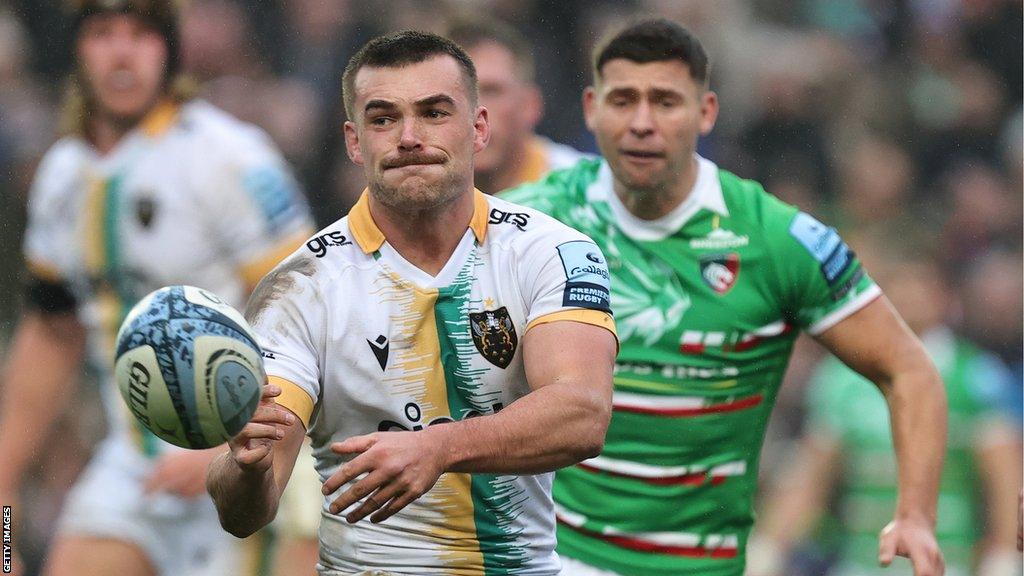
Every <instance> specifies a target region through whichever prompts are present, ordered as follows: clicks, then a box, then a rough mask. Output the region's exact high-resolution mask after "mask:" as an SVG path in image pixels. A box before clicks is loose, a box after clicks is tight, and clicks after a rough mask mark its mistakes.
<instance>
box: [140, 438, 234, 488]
mask: <svg viewBox="0 0 1024 576" xmlns="http://www.w3.org/2000/svg"><path fill="white" fill-rule="evenodd" d="M221 452H224V447H223V446H218V447H216V448H210V449H208V450H188V451H182V452H172V453H170V454H165V455H163V456H161V457H160V459H159V460H157V461H156V465H155V466H153V469H152V470H151V471H150V473H149V477H148V478H147V479H146V483H145V485H144V486H143V491H144V492H145V493H146V494H152V493H154V492H167V493H169V494H173V495H175V496H181V497H182V498H195V497H197V496H199V495H201V494H205V493H206V470H207V468H209V467H210V462H212V461H213V459H214V458H215V457H216V456H217V455H218V454H220V453H221Z"/></svg>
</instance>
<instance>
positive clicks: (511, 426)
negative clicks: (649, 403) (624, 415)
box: [426, 382, 611, 474]
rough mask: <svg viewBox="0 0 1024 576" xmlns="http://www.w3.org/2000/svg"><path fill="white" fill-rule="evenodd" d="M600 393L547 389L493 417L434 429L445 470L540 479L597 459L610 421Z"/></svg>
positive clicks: (569, 385)
mask: <svg viewBox="0 0 1024 576" xmlns="http://www.w3.org/2000/svg"><path fill="white" fill-rule="evenodd" d="M604 396H605V390H604V389H596V388H594V387H586V386H577V385H574V384H573V383H571V382H563V383H557V384H552V385H549V386H545V387H543V388H540V389H537V390H535V391H533V392H531V393H530V394H527V395H526V396H524V397H522V398H520V399H519V400H517V401H515V402H513V403H512V404H510V405H509V406H508V407H506V408H505V409H503V410H501V411H500V412H498V413H497V414H493V415H489V416H481V417H479V418H469V419H466V420H462V421H460V422H454V423H451V424H444V425H441V426H432V427H430V428H428V429H427V431H426V432H427V433H429V434H436V435H438V436H439V442H440V443H441V445H442V446H444V447H445V448H446V451H447V459H446V463H445V470H446V471H450V472H481V473H494V474H539V473H542V472H550V471H552V470H557V469H558V468H563V467H565V466H568V465H571V464H575V463H576V462H579V461H581V460H584V459H586V458H591V457H593V456H597V455H598V454H599V453H600V452H601V448H602V446H603V445H604V436H605V432H606V430H607V429H608V421H609V419H610V417H611V403H610V398H605V397H604Z"/></svg>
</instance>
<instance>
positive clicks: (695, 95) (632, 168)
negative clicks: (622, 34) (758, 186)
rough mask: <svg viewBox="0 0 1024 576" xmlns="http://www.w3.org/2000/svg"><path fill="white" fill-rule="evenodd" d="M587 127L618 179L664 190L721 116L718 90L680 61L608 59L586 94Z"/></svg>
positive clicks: (636, 187)
mask: <svg viewBox="0 0 1024 576" xmlns="http://www.w3.org/2000/svg"><path fill="white" fill-rule="evenodd" d="M583 110H584V115H585V118H586V122H587V128H589V129H590V131H591V132H593V133H594V136H595V137H596V139H597V144H598V146H599V147H600V148H601V153H602V154H603V155H604V157H605V158H606V159H607V160H608V164H609V165H610V166H611V169H612V172H613V173H614V174H615V177H616V179H617V180H619V181H620V182H621V183H623V184H624V185H625V186H626V187H627V188H629V189H632V190H660V189H664V188H670V187H672V185H673V184H675V183H676V182H678V181H679V180H680V178H681V176H682V174H683V171H684V170H685V169H686V168H687V166H688V165H689V163H690V162H691V159H692V157H693V154H694V152H695V150H696V148H697V137H698V136H700V135H705V134H708V133H709V132H711V129H712V128H713V127H714V125H715V119H716V117H717V115H718V100H717V97H716V96H715V94H714V92H710V91H707V90H705V89H704V87H703V86H701V84H699V83H698V82H697V81H696V80H694V79H693V77H692V76H690V70H689V66H687V65H686V64H684V63H682V62H680V61H678V60H663V61H660V62H648V63H645V64H638V63H636V62H633V61H631V60H626V59H623V58H617V59H615V60H610V61H608V62H607V63H605V65H604V67H603V68H602V70H601V77H600V78H599V79H598V80H597V82H596V83H595V86H592V87H589V88H587V89H586V91H585V92H584V94H583Z"/></svg>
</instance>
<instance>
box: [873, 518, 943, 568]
mask: <svg viewBox="0 0 1024 576" xmlns="http://www.w3.org/2000/svg"><path fill="white" fill-rule="evenodd" d="M896 556H903V557H904V558H910V562H911V564H913V566H914V576H942V575H943V574H945V572H946V562H945V560H944V559H943V558H942V551H941V550H940V549H939V543H938V542H937V541H936V540H935V529H934V528H932V526H931V525H930V524H929V523H928V522H926V521H923V520H919V521H915V520H907V519H900V520H893V521H892V522H890V523H889V524H888V525H887V526H886V527H885V528H883V529H882V533H881V535H880V536H879V538H878V563H879V564H881V565H882V566H886V567H887V566H889V564H892V561H893V559H894V558H895V557H896Z"/></svg>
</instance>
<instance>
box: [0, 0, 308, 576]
mask: <svg viewBox="0 0 1024 576" xmlns="http://www.w3.org/2000/svg"><path fill="white" fill-rule="evenodd" d="M176 16H177V15H176V10H175V6H174V4H173V3H172V1H171V0H84V1H82V2H79V3H78V5H77V7H76V16H75V22H74V32H75V35H74V51H75V61H76V68H75V73H74V81H75V85H76V88H77V91H76V93H75V94H74V95H73V97H72V98H70V100H69V106H68V110H69V116H68V120H69V123H68V128H69V134H68V135H67V136H66V137H65V138H63V139H61V140H60V141H59V142H58V143H57V144H55V145H54V146H53V148H52V149H51V150H50V151H49V152H48V153H47V155H46V157H45V158H44V160H43V162H42V164H41V166H40V168H39V171H38V173H37V174H36V178H35V182H34V184H33V188H32V191H31V198H30V204H29V223H28V230H27V232H26V238H25V257H26V260H27V262H28V268H29V283H28V290H27V298H26V302H27V304H28V305H27V309H26V311H25V313H24V315H23V318H22V319H21V321H20V322H19V325H18V328H17V330H16V332H15V335H14V339H13V341H12V344H11V348H10V351H9V353H8V358H7V361H6V365H5V368H4V372H3V380H4V381H3V386H2V388H3V392H4V395H3V398H2V412H0V462H3V465H2V466H0V500H2V501H3V502H4V503H5V504H9V503H11V504H13V503H15V502H16V501H17V494H18V492H19V489H20V488H21V484H22V481H23V475H24V472H25V470H26V468H27V466H28V465H29V464H30V463H31V461H32V460H33V459H35V458H37V457H38V456H39V455H40V454H41V453H42V452H43V451H44V444H43V443H44V442H45V440H46V438H47V432H48V431H49V430H50V427H51V424H52V423H53V421H54V419H55V418H56V417H57V416H58V415H60V414H61V413H62V412H63V410H64V409H65V408H66V407H67V406H69V405H70V404H72V403H73V402H74V399H73V394H74V388H73V387H72V386H71V385H70V384H69V383H72V382H74V381H75V376H76V374H77V371H78V370H79V367H80V364H81V362H82V360H83V359H85V358H86V357H87V358H88V360H89V361H90V362H91V363H92V365H93V366H94V368H95V369H97V370H98V371H99V373H100V374H101V376H102V378H101V379H102V381H103V384H104V387H103V390H102V392H103V400H104V404H105V406H106V408H107V416H108V427H109V430H110V431H109V434H108V436H107V437H106V438H104V439H103V441H102V442H101V443H100V445H99V446H98V448H97V450H96V453H95V457H94V458H93V460H92V462H91V463H90V465H89V466H88V468H87V469H86V470H85V472H84V473H83V474H82V476H81V478H80V479H79V481H78V483H77V485H76V486H75V487H74V489H73V490H72V491H71V492H70V494H69V495H68V498H67V500H66V502H65V509H64V513H63V516H62V519H61V521H60V525H59V528H58V531H57V534H56V536H55V540H54V543H53V546H52V550H51V552H50V556H49V559H48V561H47V565H46V568H45V572H46V574H48V575H50V576H64V575H74V576H92V575H96V576H101V575H109V574H117V575H118V576H155V575H157V574H160V575H164V576H172V575H173V576H178V575H181V574H190V573H193V571H194V570H199V569H203V568H204V567H206V568H209V562H210V559H211V558H213V557H214V556H215V555H216V554H217V553H218V552H221V551H222V550H223V549H224V547H225V545H226V544H228V542H229V540H228V538H227V536H226V535H225V534H224V533H223V531H222V530H221V529H220V527H219V525H218V523H217V519H216V513H215V511H214V508H213V504H212V502H210V499H209V497H208V496H207V495H206V494H205V492H204V483H203V479H204V477H205V470H206V467H207V465H208V463H209V461H210V460H211V459H212V458H213V456H214V452H215V450H216V449H215V450H210V451H202V452H196V451H181V450H178V449H174V448H173V447H171V446H170V445H169V444H165V443H162V442H159V441H158V440H157V439H156V437H155V436H153V435H152V434H150V433H149V432H148V431H146V430H145V429H144V428H142V427H141V425H139V424H138V423H137V422H136V421H135V419H134V418H132V417H131V415H130V414H129V412H128V410H127V407H126V406H125V405H124V403H123V402H122V401H121V399H120V398H119V397H118V395H117V392H116V390H114V386H113V381H112V378H111V377H110V368H111V366H112V364H113V355H114V346H113V339H114V336H115V334H116V331H117V329H118V327H119V325H120V323H121V320H122V319H123V317H124V315H125V314H126V313H127V311H128V310H129V309H130V308H131V306H132V305H133V304H134V303H135V302H136V301H137V300H138V299H139V298H141V297H142V296H144V295H146V294H147V293H148V292H150V291H152V290H154V289H156V288H158V287H161V286H165V285H168V284H192V285H197V286H200V287H203V288H207V289H210V290H212V291H213V292H215V293H217V294H219V295H220V296H222V297H224V298H225V299H227V300H228V302H229V303H231V304H233V305H235V306H241V304H242V303H243V302H244V300H245V298H246V296H247V295H248V294H249V292H250V290H251V287H252V286H253V285H254V284H255V282H256V281H257V280H258V279H259V278H260V277H261V276H262V275H263V274H264V273H265V272H266V271H267V270H269V269H270V268H271V267H273V265H274V264H276V263H277V261H278V260H279V259H280V258H281V257H283V256H284V255H285V254H287V253H288V252H290V251H291V250H293V249H294V248H295V246H297V245H299V244H300V243H301V242H302V241H303V240H304V239H305V238H306V236H307V235H308V233H309V230H310V229H311V221H310V217H309V214H308V208H307V206H306V205H305V202H304V200H303V199H302V196H301V194H300V193H299V190H298V188H297V185H296V183H295V182H294V180H293V178H292V176H291V174H290V171H289V169H288V168H287V166H286V165H285V163H284V161H283V159H282V158H281V156H280V154H279V153H278V152H277V150H276V149H275V148H274V146H273V145H272V144H271V143H270V141H269V139H268V138H267V137H266V136H265V135H264V134H263V133H262V132H261V131H259V130H258V129H256V128H255V127H253V126H250V125H247V124H244V123H242V122H240V121H238V120H236V119H234V118H232V117H230V116H228V115H227V114H225V113H224V112H222V111H220V110H218V109H217V108H215V107H213V106H211V105H210V104H207V103H205V102H202V101H200V100H194V99H191V98H190V95H189V94H188V93H187V91H185V90H182V89H181V84H180V83H179V82H178V60H179V57H178V27H177V22H176ZM220 450H223V448H221V449H220ZM212 570H215V571H216V570H220V573H222V574H223V573H226V572H225V571H224V570H223V569H212ZM230 571H231V573H238V571H237V569H235V568H231V569H230Z"/></svg>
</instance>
